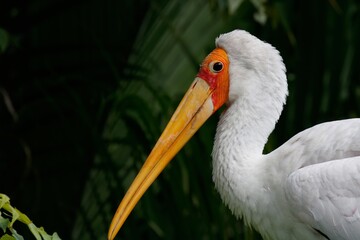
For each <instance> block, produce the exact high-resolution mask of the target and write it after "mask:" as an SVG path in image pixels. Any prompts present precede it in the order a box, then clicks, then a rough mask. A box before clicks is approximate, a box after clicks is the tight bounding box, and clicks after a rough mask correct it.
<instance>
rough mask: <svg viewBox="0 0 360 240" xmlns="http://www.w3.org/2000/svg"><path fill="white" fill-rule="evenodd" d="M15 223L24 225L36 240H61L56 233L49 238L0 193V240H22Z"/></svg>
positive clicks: (42, 229)
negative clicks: (0, 232) (0, 233)
mask: <svg viewBox="0 0 360 240" xmlns="http://www.w3.org/2000/svg"><path fill="white" fill-rule="evenodd" d="M15 222H21V223H23V224H25V225H26V226H27V227H28V230H29V231H30V232H31V233H32V235H33V236H34V238H35V239H36V240H61V239H60V238H59V236H58V235H57V233H54V234H53V235H52V236H50V235H49V234H47V233H46V232H45V230H44V228H42V227H40V228H39V227H36V226H35V224H34V223H33V222H32V221H31V220H30V219H29V218H28V216H26V215H25V214H23V213H22V212H20V211H19V210H17V209H16V208H14V207H13V206H11V204H10V198H9V197H8V196H6V195H5V194H1V193H0V228H1V230H2V236H1V238H0V240H23V239H24V238H23V236H22V235H20V233H18V232H17V231H16V230H15V228H14V223H15ZM10 234H11V235H10Z"/></svg>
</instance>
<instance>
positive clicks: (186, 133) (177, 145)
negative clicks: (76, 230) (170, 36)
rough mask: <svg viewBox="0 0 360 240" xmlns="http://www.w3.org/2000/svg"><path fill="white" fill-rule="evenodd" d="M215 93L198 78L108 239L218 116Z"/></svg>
mask: <svg viewBox="0 0 360 240" xmlns="http://www.w3.org/2000/svg"><path fill="white" fill-rule="evenodd" d="M212 92H213V90H211V88H210V86H209V84H208V83H207V82H206V81H205V80H203V79H202V78H199V77H197V78H195V80H194V82H193V83H192V85H191V87H190V88H189V90H188V91H187V92H186V94H185V96H184V98H183V99H182V100H181V102H180V105H179V106H178V108H177V109H176V111H175V113H174V115H173V116H172V117H171V119H170V122H169V123H168V125H167V126H166V128H165V130H164V132H163V133H162V135H161V136H160V138H159V140H158V142H157V143H156V145H155V147H154V149H153V150H152V151H151V153H150V155H149V157H148V158H147V160H146V161H145V163H144V165H143V166H142V168H141V170H140V172H139V173H138V175H137V176H136V178H135V180H134V181H133V183H132V184H131V186H130V188H129V190H128V191H127V193H126V195H125V197H124V198H123V200H122V201H121V203H120V205H119V207H118V209H117V211H116V213H115V216H114V218H113V220H112V222H111V225H110V229H109V233H108V239H109V240H113V239H114V238H115V236H116V234H117V233H118V231H119V230H120V228H121V226H122V225H123V224H124V222H125V220H126V218H127V217H128V216H129V214H130V212H131V211H132V210H133V208H134V207H135V205H136V204H137V202H138V201H139V199H140V198H141V197H142V195H143V194H144V193H145V191H146V190H147V189H148V188H149V186H150V185H151V184H152V183H153V182H154V180H155V179H156V178H157V176H158V175H159V174H160V173H161V171H162V170H163V169H164V168H165V166H166V165H167V164H168V163H169V162H170V160H171V159H172V158H173V157H174V156H175V155H176V153H177V152H179V150H180V149H181V148H182V147H183V146H184V145H185V143H186V142H187V141H188V140H189V139H190V138H191V137H192V136H193V135H194V133H195V132H196V131H197V130H198V129H199V128H200V127H201V125H203V123H204V122H205V121H206V120H207V119H208V118H209V117H210V116H211V115H212V113H213V112H214V105H213V101H212V97H211V96H212Z"/></svg>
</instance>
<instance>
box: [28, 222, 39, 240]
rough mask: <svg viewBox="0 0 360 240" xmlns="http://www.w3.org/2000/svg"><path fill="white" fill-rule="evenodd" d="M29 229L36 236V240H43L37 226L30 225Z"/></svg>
mask: <svg viewBox="0 0 360 240" xmlns="http://www.w3.org/2000/svg"><path fill="white" fill-rule="evenodd" d="M28 227H29V229H30V231H31V233H32V234H33V235H34V237H35V238H36V240H41V236H40V234H39V230H38V228H37V227H36V226H35V224H33V223H30V224H28Z"/></svg>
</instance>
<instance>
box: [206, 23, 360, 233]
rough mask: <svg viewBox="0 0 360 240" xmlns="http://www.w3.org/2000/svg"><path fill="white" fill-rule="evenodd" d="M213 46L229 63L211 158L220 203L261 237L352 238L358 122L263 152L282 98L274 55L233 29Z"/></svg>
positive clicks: (281, 70)
mask: <svg viewBox="0 0 360 240" xmlns="http://www.w3.org/2000/svg"><path fill="white" fill-rule="evenodd" d="M216 45H217V47H220V48H223V49H224V50H225V51H226V52H227V54H228V57H229V61H230V67H229V74H230V89H229V101H228V103H227V106H228V107H227V109H226V110H225V111H224V112H223V114H222V115H221V117H220V121H219V124H218V128H217V132H216V136H215V142H214V149H213V153H212V155H213V180H214V182H215V186H216V188H217V189H218V191H219V193H220V195H221V197H222V199H223V201H224V202H225V204H226V205H228V206H229V208H230V209H231V211H232V212H233V213H234V214H235V215H236V216H239V217H243V218H244V220H245V222H246V223H248V224H250V225H252V226H253V227H254V228H255V229H257V230H258V231H259V232H260V233H261V234H262V236H263V238H264V239H279V240H281V239H284V240H285V239H286V240H290V239H301V240H303V239H309V240H311V239H327V238H326V237H325V236H324V235H326V236H327V237H328V238H330V239H360V213H359V212H360V210H359V207H360V119H351V120H344V121H336V122H329V123H324V124H320V125H317V126H315V127H313V128H310V129H307V130H305V131H303V132H301V133H299V134H297V135H295V136H294V137H293V138H291V139H290V140H289V141H288V142H286V143H285V144H283V145H282V146H281V147H279V148H278V149H276V150H275V151H273V152H272V153H270V154H267V155H263V154H262V152H263V148H264V145H265V143H266V142H267V138H268V136H269V135H270V133H271V132H272V130H273V129H274V127H275V124H276V122H277V120H278V119H279V116H280V114H281V111H282V108H283V105H284V103H285V99H286V96H287V81H286V75H285V66H284V64H283V61H282V58H281V56H280V55H279V52H278V51H277V50H276V49H275V48H274V47H272V46H271V45H270V44H267V43H264V42H262V41H260V40H259V39H257V38H256V37H254V36H252V35H251V34H249V33H247V32H245V31H241V30H235V31H233V32H230V33H227V34H223V35H221V36H220V37H219V38H217V40H216ZM319 231H320V232H321V233H322V234H320V232H319Z"/></svg>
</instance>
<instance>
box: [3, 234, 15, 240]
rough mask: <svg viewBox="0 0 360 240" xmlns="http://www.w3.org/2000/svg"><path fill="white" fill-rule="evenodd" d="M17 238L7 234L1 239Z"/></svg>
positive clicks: (12, 239)
mask: <svg viewBox="0 0 360 240" xmlns="http://www.w3.org/2000/svg"><path fill="white" fill-rule="evenodd" d="M14 239H15V238H14V237H12V236H10V235H9V234H5V235H4V236H2V237H1V238H0V240H14Z"/></svg>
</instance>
